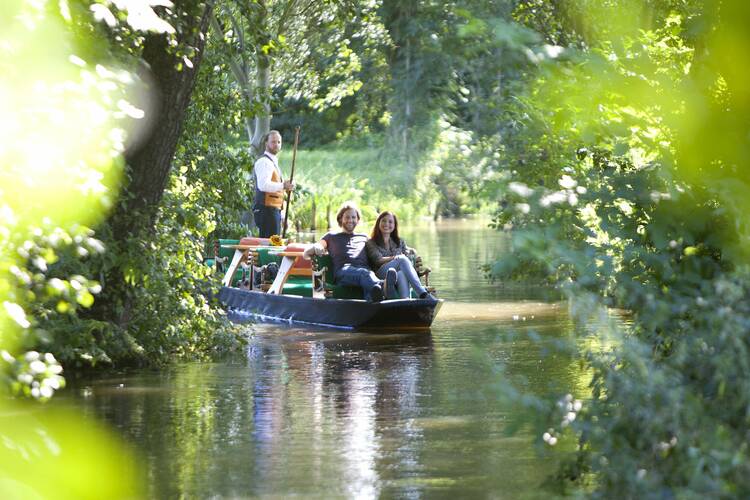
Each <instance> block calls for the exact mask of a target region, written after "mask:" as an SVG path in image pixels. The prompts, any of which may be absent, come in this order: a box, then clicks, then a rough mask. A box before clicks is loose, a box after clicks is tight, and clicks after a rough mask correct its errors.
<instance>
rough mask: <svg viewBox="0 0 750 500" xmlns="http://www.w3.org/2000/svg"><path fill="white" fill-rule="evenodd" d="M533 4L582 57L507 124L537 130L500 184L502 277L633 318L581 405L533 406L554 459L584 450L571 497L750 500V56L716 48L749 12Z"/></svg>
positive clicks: (611, 342)
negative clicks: (533, 279) (527, 275)
mask: <svg viewBox="0 0 750 500" xmlns="http://www.w3.org/2000/svg"><path fill="white" fill-rule="evenodd" d="M523 5H525V7H521V8H519V10H518V11H517V13H516V14H517V15H518V16H519V18H520V19H521V20H523V21H524V22H526V23H529V24H530V25H531V26H538V23H537V21H538V20H539V19H547V18H552V19H555V21H556V22H555V23H553V26H554V27H553V28H551V29H550V30H549V32H548V33H545V36H547V37H550V38H552V39H553V40H554V39H557V40H563V41H564V40H567V41H568V43H570V44H572V45H574V46H578V47H579V49H580V50H578V51H577V52H576V51H574V50H570V48H569V49H568V50H567V54H564V56H565V57H563V58H562V59H559V60H558V62H557V63H555V64H542V65H540V68H539V72H538V74H537V75H536V77H535V79H534V80H533V85H532V86H531V87H530V89H529V91H528V93H526V94H525V95H523V96H519V99H518V100H517V104H516V105H514V106H513V107H512V108H511V109H509V110H508V116H515V117H517V118H518V120H519V122H520V123H521V124H522V126H521V127H518V129H517V130H516V132H515V133H514V134H513V136H512V141H508V138H507V137H506V140H505V141H503V146H504V155H507V156H506V157H505V158H503V159H501V161H500V164H501V165H507V167H506V168H507V169H508V171H509V172H510V174H511V175H510V177H509V178H508V179H507V180H506V181H504V182H500V183H499V184H498V187H499V188H500V189H501V190H502V192H503V193H504V196H503V198H504V201H505V203H504V205H503V207H502V208H501V210H500V211H499V212H498V214H497V216H496V219H495V224H496V226H497V227H498V228H502V229H505V230H508V231H510V232H511V235H512V242H513V247H514V255H515V259H509V260H510V262H507V261H506V262H499V263H497V264H496V265H495V267H494V272H495V274H496V276H512V275H513V274H514V273H517V266H524V267H526V266H528V265H529V262H531V263H533V266H535V267H536V268H537V269H539V270H542V271H543V272H544V274H545V275H546V276H548V277H549V278H550V279H552V280H554V282H555V283H557V284H558V286H560V287H561V289H563V290H564V291H565V292H566V293H567V295H568V297H569V298H570V300H571V306H572V309H573V311H574V312H575V313H576V315H577V317H578V318H579V319H580V320H581V321H586V320H587V318H590V317H591V315H593V314H600V313H601V308H603V307H612V306H614V307H618V308H621V309H624V310H626V311H628V313H627V314H628V321H627V323H626V328H625V329H624V330H625V331H624V332H623V329H622V328H617V329H614V328H613V329H611V330H606V329H605V330H602V331H600V332H599V335H600V337H601V339H602V343H601V344H600V345H598V346H596V348H593V349H590V350H586V351H584V352H583V353H582V355H581V361H582V362H584V363H585V365H586V366H587V367H588V368H589V369H590V372H591V374H592V381H591V384H590V390H591V394H590V398H588V399H587V400H585V401H583V402H582V404H581V406H580V408H579V409H575V408H573V409H571V408H570V406H569V405H570V404H571V401H572V400H570V401H568V400H558V399H556V398H555V399H552V400H546V401H545V400H543V399H536V398H521V397H519V398H518V400H519V402H520V403H521V404H523V405H525V406H526V407H527V408H528V409H529V410H530V411H533V412H534V413H535V414H536V415H537V417H539V416H540V415H541V417H542V418H537V419H536V421H537V423H538V424H539V425H538V427H537V430H538V433H539V435H540V436H542V433H545V434H544V435H543V439H542V441H543V442H544V443H545V445H546V446H554V445H555V444H556V443H557V440H558V439H561V440H563V441H564V442H565V441H570V440H576V441H577V442H578V451H577V452H576V453H575V457H574V458H573V459H572V460H569V461H568V462H567V464H566V465H565V466H564V467H563V468H562V469H561V470H560V472H559V475H558V482H557V485H558V487H562V488H567V487H569V486H574V487H575V488H585V490H584V491H587V492H588V493H589V494H593V496H595V497H600V498H611V497H615V496H616V497H626V498H649V497H664V496H669V497H672V496H674V497H695V496H700V497H722V496H731V497H743V496H747V494H748V492H749V491H750V482H748V479H747V478H748V476H747V473H746V472H747V467H748V459H747V449H746V445H745V444H744V443H745V441H746V437H747V436H746V434H747V426H748V415H747V408H748V405H749V404H750V399H749V397H748V394H750V392H748V384H749V383H750V372H749V371H748V363H747V353H748V348H750V336H748V334H747V332H748V331H749V330H748V328H747V324H748V321H750V314H749V313H750V310H748V308H747V306H746V297H747V294H748V284H749V283H750V281H749V280H748V278H749V277H750V276H748V261H747V252H746V248H747V245H746V238H747V236H746V227H747V215H746V214H747V211H746V206H745V203H746V202H745V201H744V199H743V197H742V196H740V195H739V193H740V192H742V190H743V189H744V187H743V186H744V185H745V179H744V176H745V169H744V168H743V165H744V163H746V159H747V156H742V155H744V147H745V146H744V144H745V141H744V140H743V141H740V140H738V135H737V134H746V133H747V131H748V130H750V127H749V126H748V120H747V116H748V115H747V111H748V110H747V109H746V101H743V100H741V99H740V98H738V95H741V94H742V93H743V92H744V90H743V89H744V88H745V87H744V84H743V85H738V84H737V83H738V81H739V80H734V81H735V85H731V84H728V83H727V82H728V81H729V79H731V78H732V77H730V76H729V75H734V77H735V78H736V77H737V76H739V75H738V73H742V74H743V75H744V70H743V71H742V72H739V71H737V70H736V65H734V64H730V63H728V60H729V59H728V58H727V54H729V53H730V52H731V53H734V52H735V51H736V50H737V44H738V45H739V46H740V47H744V48H745V49H747V48H748V47H750V44H745V42H746V41H747V36H746V35H745V36H739V37H735V38H733V40H734V44H735V45H733V46H732V48H731V49H729V48H728V46H727V45H724V42H725V39H724V38H723V37H722V36H721V35H719V36H717V35H716V34H717V33H727V32H730V33H735V34H736V33H739V31H737V30H738V29H739V28H738V26H739V23H740V21H739V19H740V18H741V17H742V16H741V15H740V14H741V12H740V10H739V9H740V7H739V5H740V2H724V3H722V4H721V5H718V4H712V5H710V6H703V5H697V4H694V3H692V2H649V3H645V2H644V3H640V2H635V3H633V2H628V1H622V2H606V3H603V4H601V5H599V6H590V7H592V9H591V10H590V11H586V14H585V15H584V16H581V17H577V18H575V20H574V19H573V18H571V17H569V16H572V15H573V14H574V13H575V10H574V9H573V8H571V7H570V6H571V5H572V4H568V3H565V2H560V3H558V2H555V3H553V4H551V6H550V7H549V8H547V9H544V8H543V6H541V5H540V4H539V2H523ZM634 6H635V7H637V8H635V9H633V7H634ZM593 7H596V8H593ZM704 7H705V9H704ZM535 9H537V10H535ZM540 11H543V12H540ZM615 12H616V13H627V15H623V16H619V17H616V16H614V13H615ZM699 20H700V22H699ZM639 27H640V29H637V28H639ZM743 44H744V45H743ZM707 54H711V56H708V55H707ZM709 57H710V60H709ZM730 103H731V104H730ZM696 113H700V115H699V116H700V119H699V120H696V119H695V117H696ZM698 122H700V123H701V125H697V123H698ZM709 123H710V124H713V125H712V127H713V128H712V129H710V130H709V129H708V128H706V127H707V125H705V124H709ZM730 123H731V125H729V124H730ZM729 129H731V131H730V130H729ZM719 135H721V137H719ZM524 151H525V154H524ZM519 154H521V156H520V157H519ZM745 198H746V197H745ZM602 344H603V345H604V346H605V347H602ZM571 412H572V413H571ZM551 437H553V438H554V442H553V441H551V440H550V438H551ZM571 481H572V483H571ZM579 491H580V490H579Z"/></svg>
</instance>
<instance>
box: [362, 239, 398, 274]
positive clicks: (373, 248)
mask: <svg viewBox="0 0 750 500" xmlns="http://www.w3.org/2000/svg"><path fill="white" fill-rule="evenodd" d="M365 251H366V252H367V260H369V261H370V266H372V267H373V268H374V269H378V268H379V267H380V266H382V265H383V264H385V263H386V262H390V261H392V260H393V257H386V256H384V255H383V250H381V248H380V247H379V246H378V245H377V243H375V242H374V241H373V240H367V243H365Z"/></svg>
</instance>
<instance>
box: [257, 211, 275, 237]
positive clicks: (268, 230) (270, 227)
mask: <svg viewBox="0 0 750 500" xmlns="http://www.w3.org/2000/svg"><path fill="white" fill-rule="evenodd" d="M253 218H254V219H255V225H256V226H258V236H260V237H261V238H270V237H271V236H273V235H274V234H279V235H280V234H281V210H279V209H278V208H273V207H266V206H261V207H255V208H253Z"/></svg>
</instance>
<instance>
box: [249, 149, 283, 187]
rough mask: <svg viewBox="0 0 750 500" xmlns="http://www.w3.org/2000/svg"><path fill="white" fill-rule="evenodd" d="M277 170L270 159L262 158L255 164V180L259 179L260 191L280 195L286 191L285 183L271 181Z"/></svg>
mask: <svg viewBox="0 0 750 500" xmlns="http://www.w3.org/2000/svg"><path fill="white" fill-rule="evenodd" d="M275 170H276V167H274V165H273V162H271V160H269V159H268V158H266V157H265V156H264V157H261V158H259V159H258V161H256V162H255V178H256V179H258V189H260V190H261V191H263V192H265V193H278V192H279V191H283V190H284V183H282V182H274V181H272V180H271V176H273V172H274V171H275Z"/></svg>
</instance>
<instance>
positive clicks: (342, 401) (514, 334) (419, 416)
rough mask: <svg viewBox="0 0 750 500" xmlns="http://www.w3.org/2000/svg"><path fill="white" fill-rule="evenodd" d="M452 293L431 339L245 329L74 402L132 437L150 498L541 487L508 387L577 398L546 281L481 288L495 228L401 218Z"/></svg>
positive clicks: (500, 491) (537, 460)
mask: <svg viewBox="0 0 750 500" xmlns="http://www.w3.org/2000/svg"><path fill="white" fill-rule="evenodd" d="M401 234H402V236H403V237H405V238H406V239H407V242H408V243H409V244H410V245H411V246H414V247H415V248H417V249H418V250H419V252H420V254H421V255H423V258H424V261H425V262H426V263H427V264H428V265H429V266H430V267H432V269H433V274H432V278H431V284H434V285H435V286H436V287H437V288H438V290H439V296H440V297H441V298H443V299H445V300H446V303H445V304H444V306H443V308H442V310H441V311H440V314H439V316H438V318H437V319H436V321H435V323H434V325H433V328H432V330H431V332H430V333H426V334H424V333H423V334H399V333H385V334H377V335H373V334H369V335H368V334H364V333H351V332H342V331H332V330H323V329H311V328H297V327H289V326H284V325H271V324H264V325H248V328H251V329H252V330H254V331H255V335H254V337H253V339H252V340H251V342H250V343H249V345H248V346H247V349H246V352H245V353H243V354H242V355H240V356H235V357H233V358H232V359H230V360H226V361H224V362H220V363H210V364H207V363H190V364H183V365H179V366H176V367H174V368H171V369H169V370H167V371H137V372H131V373H128V374H125V375H122V376H113V377H109V378H107V379H97V380H95V381H77V382H74V384H73V385H72V389H71V390H69V391H66V392H67V395H63V396H62V397H63V398H64V399H65V400H66V401H67V403H68V404H75V405H76V406H79V407H81V408H83V411H84V412H85V413H87V414H88V415H95V416H97V417H99V418H100V419H102V420H104V421H106V422H108V423H109V424H111V426H113V428H114V429H116V432H117V433H119V434H120V435H121V436H122V438H123V439H124V440H125V441H126V442H128V443H130V444H131V445H132V446H133V447H134V448H135V450H136V451H137V453H138V454H139V456H140V457H142V465H143V467H144V469H145V471H146V474H147V483H148V491H149V494H150V495H151V496H152V497H153V498H181V497H182V498H208V497H211V498H252V497H291V496H298V497H303V498H474V497H480V498H482V497H491V498H519V497H529V498H535V497H541V496H545V497H546V496H547V494H546V493H544V492H543V491H542V490H541V489H540V485H541V483H542V482H543V481H544V480H545V478H546V477H547V476H548V475H549V474H550V473H552V472H553V471H554V461H555V458H554V456H543V455H540V453H538V449H537V448H538V447H540V444H539V439H536V444H535V438H534V437H533V436H531V434H530V430H529V429H527V428H522V429H521V430H520V431H518V432H516V433H515V434H512V435H511V434H508V433H507V432H506V431H507V427H508V425H509V422H510V421H512V420H518V417H519V416H520V415H516V414H514V411H515V410H514V409H513V408H514V407H513V406H512V405H510V404H509V403H507V402H505V401H506V400H505V399H504V398H503V397H502V395H503V388H504V387H505V386H507V385H508V384H510V383H511V382H512V383H513V384H515V385H516V386H517V387H519V388H520V389H521V390H522V391H525V392H528V393H532V394H548V393H551V394H560V393H563V392H565V391H572V392H575V393H579V394H582V393H585V384H586V381H585V376H584V374H582V373H581V370H580V368H579V366H578V363H576V362H574V361H573V360H572V359H571V358H570V357H568V356H565V355H563V354H560V353H558V352H557V351H556V350H555V349H554V347H555V346H557V345H559V344H561V343H566V342H574V341H575V338H574V337H575V335H574V326H573V325H572V323H571V321H570V319H569V318H568V315H567V312H566V306H565V305H564V304H561V303H559V302H558V300H559V298H558V296H557V295H556V294H555V293H554V291H551V290H544V289H538V288H532V287H522V286H504V285H499V284H491V283H489V282H488V281H487V280H486V279H485V278H484V276H483V273H482V272H481V271H480V270H479V266H480V265H482V264H484V263H487V262H489V261H490V260H492V259H493V258H500V257H502V254H503V252H504V251H505V249H506V248H507V242H506V241H505V240H504V237H503V235H502V234H500V233H498V232H496V231H493V230H491V229H488V228H487V227H486V225H485V224H483V223H481V222H477V221H448V222H440V223H437V224H431V223H430V224H428V223H426V224H425V225H424V226H423V227H420V228H412V229H409V228H402V230H401Z"/></svg>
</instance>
